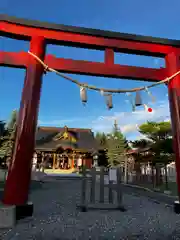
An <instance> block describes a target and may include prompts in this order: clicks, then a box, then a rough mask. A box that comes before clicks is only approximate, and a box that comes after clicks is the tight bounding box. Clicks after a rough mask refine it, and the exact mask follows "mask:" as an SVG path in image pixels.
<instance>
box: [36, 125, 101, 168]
mask: <svg viewBox="0 0 180 240" xmlns="http://www.w3.org/2000/svg"><path fill="white" fill-rule="evenodd" d="M97 154H98V144H97V141H96V139H95V137H94V134H93V132H92V131H91V129H81V128H68V127H67V126H65V127H63V128H58V127H38V128H37V132H36V146H35V155H34V159H37V160H36V162H37V165H38V164H42V163H43V164H44V166H45V168H49V169H70V168H78V167H80V166H82V165H85V166H87V167H88V168H91V167H92V165H93V158H94V156H95V155H97ZM35 156H36V157H35ZM33 161H34V160H33Z"/></svg>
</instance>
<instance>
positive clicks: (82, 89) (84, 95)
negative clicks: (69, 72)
mask: <svg viewBox="0 0 180 240" xmlns="http://www.w3.org/2000/svg"><path fill="white" fill-rule="evenodd" d="M80 97H81V101H82V103H84V104H85V103H87V92H86V88H85V87H83V86H81V87H80Z"/></svg>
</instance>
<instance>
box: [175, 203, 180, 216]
mask: <svg viewBox="0 0 180 240" xmlns="http://www.w3.org/2000/svg"><path fill="white" fill-rule="evenodd" d="M174 212H175V213H177V214H180V202H179V201H175V202H174Z"/></svg>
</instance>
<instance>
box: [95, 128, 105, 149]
mask: <svg viewBox="0 0 180 240" xmlns="http://www.w3.org/2000/svg"><path fill="white" fill-rule="evenodd" d="M95 138H96V141H97V142H98V145H99V147H100V148H101V149H105V148H106V147H107V136H106V134H105V133H104V132H103V133H101V132H97V133H96V136H95Z"/></svg>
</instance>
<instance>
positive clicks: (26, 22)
mask: <svg viewBox="0 0 180 240" xmlns="http://www.w3.org/2000/svg"><path fill="white" fill-rule="evenodd" d="M1 21H4V22H8V23H14V24H17V25H23V26H27V27H34V28H42V29H47V30H55V31H64V32H71V33H79V34H87V35H91V36H92V35H93V36H97V37H98V36H99V37H104V38H116V39H124V40H132V41H137V42H147V43H155V44H163V45H169V46H175V47H179V46H180V41H179V40H174V39H165V38H158V37H151V36H142V35H136V34H128V33H119V32H114V31H106V30H99V29H92V28H85V27H75V26H67V25H63V24H55V23H49V22H41V21H36V20H30V19H23V18H17V17H13V16H8V15H5V14H0V22H1Z"/></svg>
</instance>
